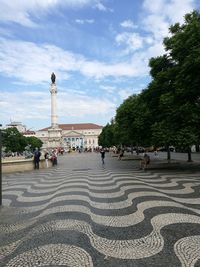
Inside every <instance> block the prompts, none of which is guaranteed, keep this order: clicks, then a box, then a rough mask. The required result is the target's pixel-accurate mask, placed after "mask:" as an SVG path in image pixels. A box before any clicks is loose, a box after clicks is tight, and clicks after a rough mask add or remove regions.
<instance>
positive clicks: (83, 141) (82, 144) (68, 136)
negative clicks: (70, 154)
mask: <svg viewBox="0 0 200 267" xmlns="http://www.w3.org/2000/svg"><path fill="white" fill-rule="evenodd" d="M58 127H59V129H61V132H60V134H61V136H60V147H62V148H64V149H69V148H72V149H79V148H82V149H85V148H86V149H92V150H93V149H94V148H96V147H98V137H99V135H100V133H101V131H102V128H103V126H100V125H97V124H94V123H80V124H58ZM49 129H50V127H48V128H44V129H41V130H39V131H37V132H36V137H37V138H39V139H41V141H42V142H43V148H44V149H48V148H56V147H57V141H56V140H55V143H53V140H52V138H51V142H49Z"/></svg>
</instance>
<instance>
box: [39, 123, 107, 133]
mask: <svg viewBox="0 0 200 267" xmlns="http://www.w3.org/2000/svg"><path fill="white" fill-rule="evenodd" d="M58 127H59V128H61V129H62V130H91V129H102V128H103V126H100V125H97V124H94V123H74V124H58ZM49 128H51V127H47V128H43V129H40V130H39V131H47V130H48V129H49Z"/></svg>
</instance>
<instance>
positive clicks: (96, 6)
mask: <svg viewBox="0 0 200 267" xmlns="http://www.w3.org/2000/svg"><path fill="white" fill-rule="evenodd" d="M95 8H96V9H98V10H100V11H104V12H106V11H110V12H113V10H112V9H111V8H108V7H106V6H105V5H103V4H102V3H101V2H100V1H99V2H97V3H96V4H95Z"/></svg>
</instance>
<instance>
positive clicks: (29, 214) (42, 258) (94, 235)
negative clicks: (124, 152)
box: [0, 153, 200, 267]
mask: <svg viewBox="0 0 200 267" xmlns="http://www.w3.org/2000/svg"><path fill="white" fill-rule="evenodd" d="M199 192H200V172H199V171H192V170H188V171H185V172H184V171H182V170H171V171H170V170H162V169H159V170H149V171H148V170H147V171H141V170H139V169H138V162H137V161H118V160H117V159H116V158H112V157H110V156H109V155H106V162H105V165H102V164H101V159H100V155H99V154H95V153H85V154H73V155H66V156H61V157H59V162H58V165H57V166H56V167H55V168H49V169H47V170H36V171H32V172H24V173H14V174H6V175H3V206H2V208H1V209H0V266H1V267H4V266H6V267H29V266H30V267H35V266H70V267H79V266H80V267H84V266H87V267H92V266H94V267H96V266H97V267H104V266H106V267H107V266H112V267H124V266H133V267H135V266H136V267H137V266H139V267H141V266H142V267H143V266H148V267H151V266H152V267H157V266H162V267H179V266H180V267H197V266H200V194H199Z"/></svg>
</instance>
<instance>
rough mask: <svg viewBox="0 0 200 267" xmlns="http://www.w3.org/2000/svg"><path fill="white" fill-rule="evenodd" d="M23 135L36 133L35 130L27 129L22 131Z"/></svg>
mask: <svg viewBox="0 0 200 267" xmlns="http://www.w3.org/2000/svg"><path fill="white" fill-rule="evenodd" d="M22 134H23V135H35V131H29V130H28V131H26V132H23V133H22Z"/></svg>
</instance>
